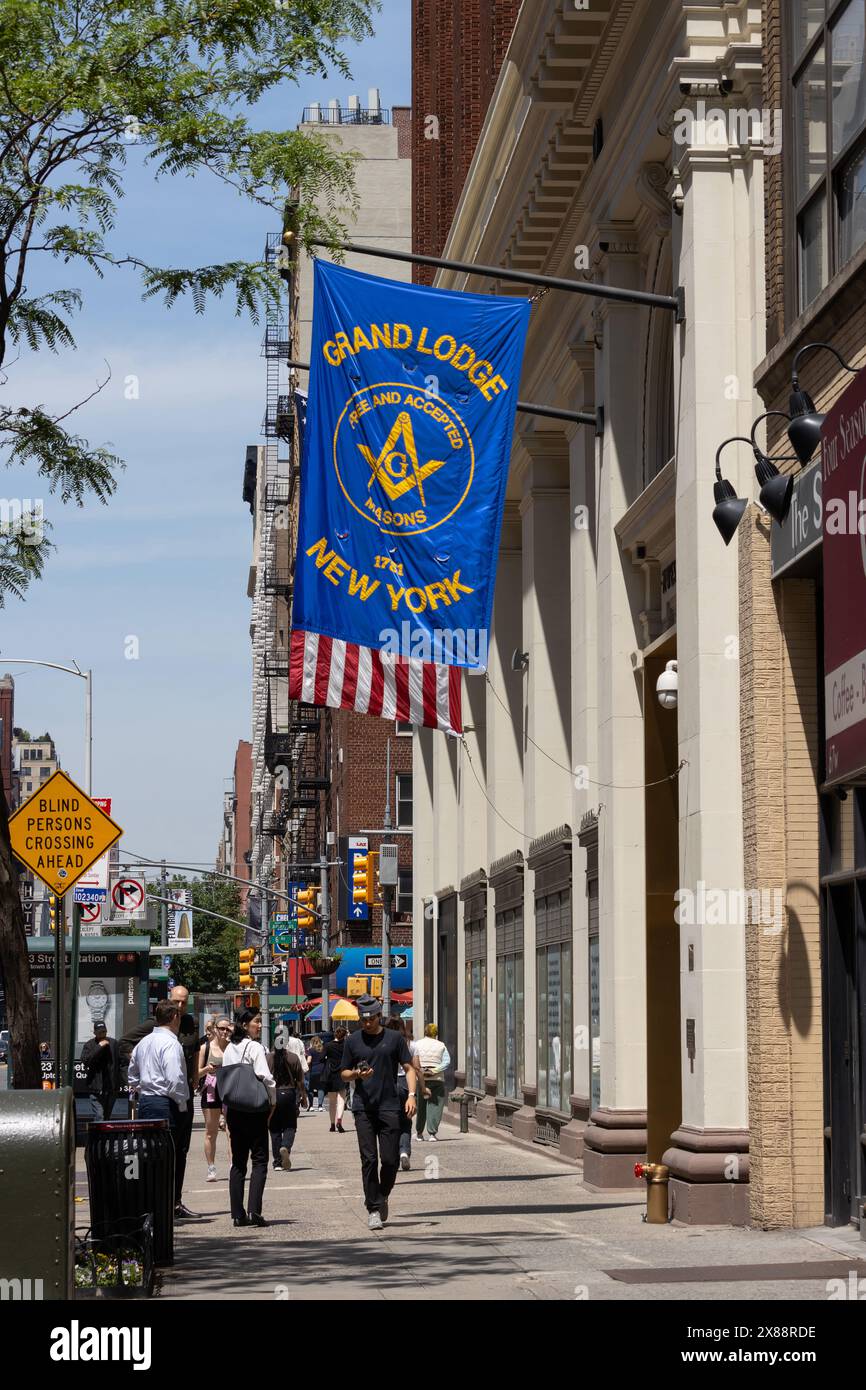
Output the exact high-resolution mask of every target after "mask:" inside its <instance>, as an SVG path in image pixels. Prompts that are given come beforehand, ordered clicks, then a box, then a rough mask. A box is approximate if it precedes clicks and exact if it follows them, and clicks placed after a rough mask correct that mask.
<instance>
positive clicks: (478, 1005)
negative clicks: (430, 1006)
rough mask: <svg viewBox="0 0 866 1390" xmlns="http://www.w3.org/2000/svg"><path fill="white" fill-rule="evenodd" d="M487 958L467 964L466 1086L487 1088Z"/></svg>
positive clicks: (470, 961) (475, 1088) (478, 1088)
mask: <svg viewBox="0 0 866 1390" xmlns="http://www.w3.org/2000/svg"><path fill="white" fill-rule="evenodd" d="M486 980H487V975H486V962H485V960H484V959H479V960H468V961H467V962H466V1085H467V1086H469V1087H470V1088H471V1089H472V1090H473V1091H480V1090H482V1088H483V1086H484V1076H485V1073H486V1071H487V989H486Z"/></svg>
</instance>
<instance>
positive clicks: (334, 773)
mask: <svg viewBox="0 0 866 1390" xmlns="http://www.w3.org/2000/svg"><path fill="white" fill-rule="evenodd" d="M330 726H331V727H330V739H331V747H330V753H331V757H330V765H331V788H330V793H329V796H328V825H329V826H330V828H331V829H332V830H333V831H334V832H335V834H336V836H337V841H338V844H339V843H340V842H341V840H342V838H343V837H344V836H350V835H358V834H360V832H361V831H363V830H372V829H375V828H377V827H380V826H382V825H384V815H385V789H386V776H387V774H386V767H387V761H388V759H387V744H388V740H389V739H390V742H391V760H390V766H391V778H390V785H389V790H390V803H391V805H390V813H391V825H392V826H393V827H394V828H395V829H396V830H400V831H403V832H406V831H408V830H411V828H412V729H411V726H410V725H407V724H390V723H388V722H387V721H386V720H384V719H368V718H367V717H366V716H365V715H362V714H355V713H353V712H352V711H349V710H331V711H330ZM388 839H392V840H393V841H396V843H397V846H398V862H399V874H400V884H399V888H398V891H397V895H396V899H395V904H394V906H395V912H394V917H393V921H392V925H391V945H392V946H411V945H412V836H411V834H406V833H403V834H398V835H394V836H390V837H389V836H387V835H370V836H368V841H369V848H370V849H371V850H374V851H375V850H378V848H379V846H380V844H381V843H382V841H383V840H388ZM341 880H342V882H341ZM331 896H332V901H333V903H334V915H333V918H332V920H333V922H334V927H335V933H336V934H338V936H339V943H340V945H341V946H354V945H366V944H368V943H369V942H373V943H379V942H381V940H382V910H381V908H380V907H378V906H374V907H373V908H372V909H371V914H370V917H369V919H366V920H365V921H364V922H363V924H360V923H358V924H355V925H353V924H352V921H351V910H352V894H351V889H350V884H349V881H348V878H347V876H346V869H345V868H343V869H341V870H340V871H339V872H337V871H334V873H333V874H332V880H331Z"/></svg>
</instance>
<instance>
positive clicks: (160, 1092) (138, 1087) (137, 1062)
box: [128, 999, 189, 1129]
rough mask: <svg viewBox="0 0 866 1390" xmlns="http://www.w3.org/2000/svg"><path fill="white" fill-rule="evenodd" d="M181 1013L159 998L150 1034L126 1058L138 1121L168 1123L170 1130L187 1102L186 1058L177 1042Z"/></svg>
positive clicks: (175, 1005) (169, 1002) (172, 1004)
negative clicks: (161, 1121)
mask: <svg viewBox="0 0 866 1390" xmlns="http://www.w3.org/2000/svg"><path fill="white" fill-rule="evenodd" d="M179 1028H180V1010H179V1009H178V1007H177V1004H175V1003H172V1002H171V1001H170V1000H168V999H162V1000H160V1002H159V1003H158V1004H157V1006H156V1009H155V1011H154V1027H153V1031H152V1032H150V1033H148V1034H147V1035H146V1036H145V1037H143V1038H142V1039H141V1041H140V1042H139V1043H136V1045H135V1047H134V1048H133V1050H132V1056H131V1057H130V1059H129V1073H128V1080H129V1090H130V1093H131V1094H134V1095H135V1096H136V1097H137V1102H138V1103H137V1107H136V1113H137V1117H138V1119H140V1120H168V1122H169V1125H170V1127H171V1128H172V1129H174V1128H175V1126H176V1124H177V1117H178V1115H179V1114H181V1112H182V1111H184V1110H186V1107H187V1105H188V1103H189V1081H188V1079H187V1074H186V1058H185V1057H184V1054H183V1048H182V1047H181V1045H180V1043H179V1042H178V1040H177V1035H178V1030H179Z"/></svg>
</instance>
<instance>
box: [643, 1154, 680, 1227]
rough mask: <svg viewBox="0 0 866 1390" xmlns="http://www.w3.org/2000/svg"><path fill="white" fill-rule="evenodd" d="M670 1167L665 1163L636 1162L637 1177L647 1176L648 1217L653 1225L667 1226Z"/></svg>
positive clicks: (648, 1220)
mask: <svg viewBox="0 0 866 1390" xmlns="http://www.w3.org/2000/svg"><path fill="white" fill-rule="evenodd" d="M670 1172H671V1170H670V1168H668V1167H667V1165H666V1164H664V1163H636V1164H635V1165H634V1175H635V1177H636V1178H646V1184H647V1193H646V1217H645V1218H644V1219H645V1220H646V1221H647V1222H648V1223H649V1224H650V1225H652V1226H666V1225H667V1224H668V1221H669V1220H670V1218H669V1216H668V1179H669V1178H670Z"/></svg>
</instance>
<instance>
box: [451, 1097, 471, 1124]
mask: <svg viewBox="0 0 866 1390" xmlns="http://www.w3.org/2000/svg"><path fill="white" fill-rule="evenodd" d="M448 1099H449V1100H451V1101H456V1102H457V1104H458V1105H459V1106H460V1133H461V1134H468V1133H469V1100H470V1097H469V1096H468V1095H467V1094H466V1092H465V1091H463V1090H460V1091H452V1092H451V1095H450V1096H449V1097H448Z"/></svg>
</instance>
